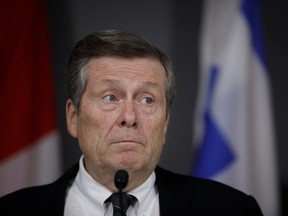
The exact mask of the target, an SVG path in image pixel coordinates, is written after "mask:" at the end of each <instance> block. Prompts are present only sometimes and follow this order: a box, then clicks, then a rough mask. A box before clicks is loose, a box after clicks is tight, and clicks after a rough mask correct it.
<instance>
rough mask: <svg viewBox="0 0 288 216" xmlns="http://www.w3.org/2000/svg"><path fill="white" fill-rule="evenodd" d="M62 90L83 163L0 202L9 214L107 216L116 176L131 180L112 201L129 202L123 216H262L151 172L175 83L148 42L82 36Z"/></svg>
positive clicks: (248, 204)
mask: <svg viewBox="0 0 288 216" xmlns="http://www.w3.org/2000/svg"><path fill="white" fill-rule="evenodd" d="M66 89H67V96H68V97H67V98H68V99H67V102H66V117H67V129H68V132H69V133H70V134H71V136H72V137H74V138H76V139H77V140H78V143H79V145H80V149H81V151H82V152H83V156H82V157H81V159H80V161H79V163H77V164H76V165H75V166H73V167H72V168H71V169H70V170H68V171H67V172H66V173H65V174H64V175H63V176H62V177H61V178H60V179H59V180H57V181H56V182H54V183H52V184H49V185H44V186H38V187H32V188H28V189H23V190H20V191H17V192H14V193H12V194H9V195H7V196H5V197H3V198H1V199H0V207H1V210H2V211H4V212H5V211H7V214H8V215H14V214H16V213H15V212H18V211H19V212H21V214H22V215H23V214H24V215H26V214H27V215H28V214H29V215H112V212H113V211H114V210H115V207H113V205H114V204H112V202H114V201H113V200H114V198H112V197H114V196H112V197H110V196H111V194H112V193H113V192H118V191H119V189H118V188H117V187H116V186H115V182H114V177H115V173H116V172H117V171H118V170H125V171H126V172H127V173H128V176H129V179H128V184H127V186H126V187H125V185H124V186H123V193H120V194H119V193H118V194H117V196H116V197H117V198H120V204H119V206H118V207H120V208H121V207H123V206H124V197H126V192H127V193H129V198H131V196H132V197H133V198H131V199H132V202H131V205H130V206H129V207H128V209H127V212H126V213H127V215H153V216H157V215H161V216H162V215H186V214H187V215H262V213H261V210H260V208H259V206H258V204H257V202H256V201H255V199H254V198H253V197H251V196H248V195H246V194H244V193H242V192H240V191H237V190H235V189H233V188H230V187H228V186H225V185H223V184H221V183H217V182H214V181H210V180H204V179H198V178H194V177H190V176H184V175H179V174H175V173H172V172H169V171H166V170H164V169H162V168H160V167H159V166H157V163H158V161H159V158H160V155H161V152H162V147H163V145H164V143H165V136H166V131H167V127H168V122H169V110H170V108H171V106H172V104H173V100H174V97H175V80H174V75H173V69H172V65H171V62H170V61H169V59H168V58H167V57H166V56H165V55H164V54H163V53H162V52H161V51H160V50H159V49H158V48H156V47H155V46H154V45H152V44H151V43H149V42H147V41H146V40H144V39H143V38H141V37H139V36H137V35H135V34H132V33H129V32H127V31H118V30H105V31H98V32H94V33H92V34H90V35H88V36H86V37H85V38H84V39H82V40H80V41H79V42H78V43H77V44H76V46H75V48H74V49H73V51H72V54H71V56H70V59H69V62H68V66H67V83H66ZM122 180H123V179H121V181H122ZM120 192H121V191H120ZM121 211H122V212H121V214H122V215H125V211H126V210H121Z"/></svg>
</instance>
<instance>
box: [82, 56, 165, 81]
mask: <svg viewBox="0 0 288 216" xmlns="http://www.w3.org/2000/svg"><path fill="white" fill-rule="evenodd" d="M87 69H88V74H87V75H88V77H89V80H90V79H93V80H94V79H96V80H95V81H97V80H102V79H109V78H116V77H117V78H123V79H124V78H126V79H135V81H136V80H145V81H149V82H157V83H159V82H162V81H164V80H165V69H164V67H163V65H162V64H161V63H160V61H159V60H158V59H154V58H120V57H100V58H96V59H91V60H90V61H89V62H88V64H87Z"/></svg>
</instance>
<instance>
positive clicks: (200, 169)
mask: <svg viewBox="0 0 288 216" xmlns="http://www.w3.org/2000/svg"><path fill="white" fill-rule="evenodd" d="M218 76H219V70H218V68H217V67H212V68H211V71H210V79H209V86H208V94H207V101H206V102H207V103H206V107H205V114H204V123H205V126H204V127H205V128H204V135H203V140H202V143H201V144H200V145H199V150H198V152H197V157H196V160H195V164H194V170H192V175H194V176H198V177H204V178H210V177H212V176H213V175H215V174H216V173H218V172H219V171H221V170H222V169H224V168H225V167H226V166H228V165H229V164H230V163H231V162H233V161H234V160H235V158H236V156H235V154H234V153H233V151H232V150H231V149H230V145H229V143H228V142H227V140H226V139H225V137H224V136H223V134H221V132H220V130H219V129H218V128H217V126H216V124H215V121H214V119H213V117H212V115H211V111H210V104H211V102H212V100H213V92H214V88H215V86H216V84H217V77H218Z"/></svg>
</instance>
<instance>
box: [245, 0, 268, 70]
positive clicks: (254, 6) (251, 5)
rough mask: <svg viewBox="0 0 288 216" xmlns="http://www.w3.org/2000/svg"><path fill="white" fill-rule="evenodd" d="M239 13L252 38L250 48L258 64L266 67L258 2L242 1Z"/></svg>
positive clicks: (256, 0)
mask: <svg viewBox="0 0 288 216" xmlns="http://www.w3.org/2000/svg"><path fill="white" fill-rule="evenodd" d="M241 11H242V13H243V14H244V17H245V18H246V20H247V23H248V25H249V28H250V32H251V37H252V46H253V48H254V50H255V53H256V55H257V56H258V57H259V60H260V62H261V63H262V64H263V66H264V67H266V66H267V65H266V56H265V52H264V41H263V36H262V26H261V20H260V18H261V16H260V1H259V0H243V2H242V6H241Z"/></svg>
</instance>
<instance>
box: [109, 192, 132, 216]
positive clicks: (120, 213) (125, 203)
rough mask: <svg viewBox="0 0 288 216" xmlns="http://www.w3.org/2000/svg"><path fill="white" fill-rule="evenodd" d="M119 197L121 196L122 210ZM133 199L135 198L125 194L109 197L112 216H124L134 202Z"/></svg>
mask: <svg viewBox="0 0 288 216" xmlns="http://www.w3.org/2000/svg"><path fill="white" fill-rule="evenodd" d="M119 195H120V196H122V209H121V202H120V196H119ZM135 199H136V197H134V196H132V195H130V194H127V193H122V194H119V193H113V194H112V195H111V196H110V201H111V202H112V204H113V216H126V211H127V209H128V208H129V206H130V205H131V204H132V203H133V202H134V201H135Z"/></svg>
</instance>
